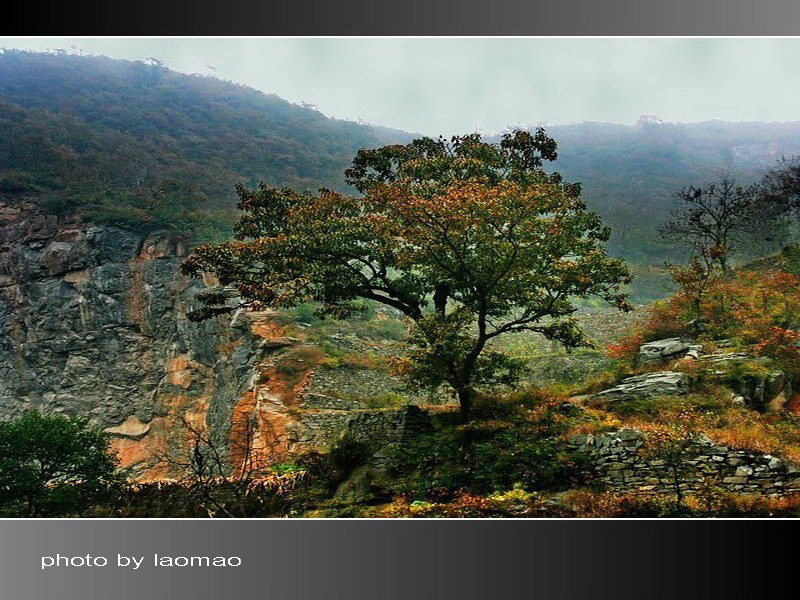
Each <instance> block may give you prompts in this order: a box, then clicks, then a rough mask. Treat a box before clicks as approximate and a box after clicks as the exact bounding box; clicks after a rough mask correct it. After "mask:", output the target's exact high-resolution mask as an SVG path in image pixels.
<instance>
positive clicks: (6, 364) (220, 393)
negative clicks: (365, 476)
mask: <svg viewBox="0 0 800 600" xmlns="http://www.w3.org/2000/svg"><path fill="white" fill-rule="evenodd" d="M0 208H3V211H2V212H0V420H5V419H10V418H14V417H15V416H18V415H19V414H21V413H22V412H23V411H24V410H26V409H31V408H33V409H37V410H40V411H42V412H44V413H49V414H53V413H56V414H58V413H61V414H65V415H80V416H86V417H88V418H89V419H90V421H91V423H92V424H93V425H94V426H96V427H99V428H102V429H105V430H106V431H107V432H108V433H110V434H111V435H112V436H113V439H114V443H115V449H116V451H117V452H118V455H119V458H120V460H121V463H122V465H123V466H129V467H132V468H133V472H134V475H135V476H136V477H138V478H139V479H158V478H164V477H176V476H179V475H180V472H178V471H176V469H178V467H177V466H176V465H177V464H178V463H179V462H181V459H182V458H183V461H184V462H185V457H186V455H187V450H188V447H187V432H188V429H187V426H190V427H195V428H202V429H204V430H207V432H208V434H209V436H210V437H211V438H212V439H213V440H215V442H216V444H217V446H218V448H220V449H222V450H224V451H225V452H227V453H229V456H230V460H231V463H232V464H237V461H238V460H239V459H240V458H241V456H240V455H241V452H242V450H241V449H242V444H243V440H245V439H247V440H250V441H249V442H248V443H249V444H252V450H253V453H254V454H262V455H263V454H264V453H269V454H270V456H271V457H274V458H276V459H277V458H279V457H280V456H281V455H283V454H286V453H289V452H293V451H296V450H301V449H308V448H311V447H322V446H325V445H330V444H331V443H333V442H334V441H335V440H336V439H338V438H339V437H341V435H343V433H344V432H345V431H350V432H351V433H352V434H353V435H363V431H362V430H363V429H364V428H369V429H370V430H371V431H378V432H379V433H380V435H381V436H383V437H384V438H387V439H388V438H391V437H392V436H395V437H396V436H398V435H400V436H402V432H403V431H404V430H405V429H406V428H407V427H408V426H410V424H411V423H412V422H414V416H413V414H410V413H409V414H405V413H403V412H402V411H400V412H398V411H394V413H392V411H379V410H373V411H368V410H362V409H363V408H364V407H362V406H360V405H359V404H358V403H355V402H348V401H344V400H340V399H337V398H332V397H327V396H321V395H319V394H316V395H314V394H308V396H306V394H305V392H306V390H307V388H308V386H309V383H310V382H311V380H312V378H313V376H314V370H313V367H311V366H309V367H308V368H306V369H304V370H301V371H300V372H293V373H294V374H293V375H292V376H291V377H288V376H287V375H286V374H285V372H284V371H282V370H281V368H280V367H281V360H282V359H283V358H284V357H286V356H287V355H289V354H290V353H291V352H292V351H293V349H296V348H298V347H299V346H300V345H301V342H299V341H298V340H295V339H292V338H288V337H286V336H285V335H284V333H283V330H282V328H281V326H280V325H279V324H278V323H277V322H276V321H275V320H274V318H273V316H274V315H272V314H271V313H266V312H264V313H238V314H236V315H235V316H234V317H233V318H231V317H230V316H224V317H218V318H217V319H214V320H209V321H205V322H203V323H199V324H198V323H192V322H190V321H189V320H188V319H187V317H186V315H187V313H188V312H189V311H190V310H191V309H192V308H194V307H195V300H194V296H195V295H196V293H197V292H198V291H200V290H201V289H202V288H203V287H204V284H203V282H201V281H197V280H190V279H187V278H186V277H184V276H183V275H182V274H181V273H180V263H181V262H182V258H183V257H184V256H185V255H186V254H187V252H188V248H187V245H186V243H185V241H184V240H183V239H181V238H180V237H178V236H175V235H171V234H168V233H165V232H162V233H151V234H143V233H137V232H134V231H130V230H126V229H121V228H118V227H109V226H102V227H101V226H91V225H82V224H79V223H76V222H65V221H63V220H59V219H56V218H55V217H52V216H46V215H42V214H40V213H39V212H37V210H36V204H35V202H31V201H21V202H18V203H16V204H13V205H10V204H8V202H6V203H5V204H4V205H3V206H2V207H0ZM251 425H252V426H254V427H251ZM358 432H361V434H359V433H358ZM165 458H167V460H165Z"/></svg>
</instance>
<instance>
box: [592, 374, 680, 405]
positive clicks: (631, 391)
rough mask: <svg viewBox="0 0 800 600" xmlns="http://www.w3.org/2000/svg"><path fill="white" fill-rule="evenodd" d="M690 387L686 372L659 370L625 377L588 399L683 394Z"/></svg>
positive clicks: (602, 401) (599, 401) (622, 398)
mask: <svg viewBox="0 0 800 600" xmlns="http://www.w3.org/2000/svg"><path fill="white" fill-rule="evenodd" d="M688 387H689V378H688V377H687V376H686V374H685V373H678V372H675V371H658V372H656V373H645V374H644V375H635V376H634V377H628V378H627V379H623V380H622V381H621V382H620V383H619V384H617V385H615V386H614V387H612V388H609V389H607V390H603V391H602V392H598V393H597V394H594V395H592V396H590V397H589V398H588V401H589V402H590V403H592V404H601V403H606V402H617V401H620V400H632V399H637V398H654V397H657V396H682V395H685V394H686V393H687V391H688Z"/></svg>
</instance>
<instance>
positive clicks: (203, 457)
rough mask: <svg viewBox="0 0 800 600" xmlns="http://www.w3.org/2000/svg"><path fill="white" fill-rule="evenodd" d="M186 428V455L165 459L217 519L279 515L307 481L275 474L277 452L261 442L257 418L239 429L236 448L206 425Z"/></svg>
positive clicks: (297, 474) (300, 476)
mask: <svg viewBox="0 0 800 600" xmlns="http://www.w3.org/2000/svg"><path fill="white" fill-rule="evenodd" d="M182 425H183V429H184V431H185V433H186V440H185V441H186V443H185V445H184V447H183V449H184V452H183V453H182V454H180V455H178V456H174V455H172V454H171V453H165V454H164V455H162V456H160V457H159V458H160V459H161V461H162V462H163V463H165V464H166V465H167V466H168V467H169V468H170V470H171V471H173V472H178V473H181V474H182V475H183V477H182V479H181V481H180V483H181V484H182V485H183V486H184V487H185V488H186V489H188V491H189V493H190V497H192V498H193V499H194V500H195V501H197V503H198V504H199V506H200V507H201V508H202V509H203V511H204V512H205V513H206V514H207V515H208V516H209V517H211V518H215V517H225V518H237V517H261V516H264V515H269V514H274V512H276V511H277V510H278V509H279V507H282V506H283V504H285V499H286V496H287V494H288V493H289V492H290V491H291V490H292V489H294V487H295V486H296V485H297V484H298V483H300V481H301V480H302V479H303V475H304V473H303V472H290V473H283V474H281V473H277V472H276V471H275V470H274V465H275V464H276V462H277V461H276V453H275V448H274V447H273V446H269V445H264V444H263V443H261V442H260V441H259V439H258V438H259V436H258V426H257V423H256V419H255V417H254V415H249V416H247V417H245V418H244V419H242V420H241V421H240V422H236V423H234V426H235V427H236V428H237V430H238V431H237V434H238V435H237V436H236V441H235V443H233V444H228V443H226V442H225V441H223V440H220V439H217V438H216V437H215V436H214V435H212V433H211V432H210V431H209V430H208V427H206V426H205V425H202V424H200V425H198V424H195V423H193V422H191V421H190V420H188V419H186V418H183V419H182ZM270 437H272V436H270ZM276 445H277V444H276Z"/></svg>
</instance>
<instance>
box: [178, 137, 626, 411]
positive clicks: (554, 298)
mask: <svg viewBox="0 0 800 600" xmlns="http://www.w3.org/2000/svg"><path fill="white" fill-rule="evenodd" d="M556 156H557V154H556V144H555V141H553V140H552V139H551V138H549V137H547V136H546V135H545V133H544V131H543V130H541V129H539V130H537V131H536V132H535V133H534V134H531V133H529V132H526V131H516V132H514V133H513V134H507V135H505V136H503V138H502V140H501V141H500V143H499V144H490V143H486V142H483V141H481V137H480V136H479V135H477V134H474V135H466V136H461V137H454V138H452V140H450V141H449V142H447V141H445V140H443V139H441V138H439V139H438V140H434V139H431V138H421V139H418V140H414V141H413V142H411V143H410V144H408V145H405V146H403V145H394V146H386V147H383V148H378V149H374V150H361V151H359V152H358V154H357V155H356V157H355V159H354V161H353V164H352V167H351V168H350V169H348V170H347V171H346V172H345V175H346V178H347V181H348V183H349V184H350V185H352V186H353V187H355V188H356V189H357V190H358V191H359V192H361V193H362V194H363V195H362V196H360V197H350V196H345V195H342V194H337V193H334V192H331V191H328V190H321V191H320V193H319V194H317V195H311V194H298V193H295V192H293V191H291V190H287V189H283V190H278V189H275V188H271V187H268V186H266V185H264V184H261V185H260V186H259V188H258V189H257V190H254V191H251V190H247V189H245V188H244V187H243V186H241V185H240V186H238V187H237V191H238V193H239V197H240V203H239V208H240V209H241V210H243V211H244V215H243V216H242V217H241V219H240V221H239V223H238V224H237V226H236V229H235V231H236V241H233V242H229V243H224V244H221V245H219V246H202V247H200V248H197V249H196V250H195V251H194V252H193V254H192V256H191V257H190V258H189V259H188V260H187V261H186V262H185V263H184V265H183V268H184V272H186V273H189V274H193V275H200V274H201V273H203V272H208V273H212V274H213V275H215V276H216V277H217V278H218V279H219V282H220V285H221V286H222V289H216V290H211V291H209V292H208V293H206V294H204V295H203V297H202V300H203V303H204V306H203V308H201V309H200V310H198V311H197V312H195V313H194V317H195V318H197V319H202V318H207V317H210V316H212V315H215V314H220V313H224V312H229V311H231V310H235V309H237V308H241V307H250V308H254V307H265V306H268V307H273V308H281V307H290V306H294V305H296V304H298V303H301V302H305V301H315V302H318V303H321V309H320V310H319V314H320V315H321V316H326V315H327V316H332V317H335V318H346V317H348V316H350V315H352V314H353V313H354V312H356V311H357V310H358V308H359V305H358V303H356V300H358V299H367V300H372V301H376V302H379V303H383V304H385V305H388V306H391V307H393V308H395V309H397V310H398V311H400V312H401V313H402V314H403V315H405V316H406V317H407V318H408V320H409V322H410V324H411V335H410V336H409V342H410V344H411V347H412V351H411V352H410V353H409V356H408V360H407V362H406V369H405V370H406V373H407V374H408V375H409V377H410V378H411V379H412V380H414V381H416V382H417V383H419V384H424V385H428V386H437V385H440V384H443V383H446V384H449V385H450V386H451V387H452V388H453V389H454V390H455V392H456V393H457V395H458V399H459V403H460V407H461V414H462V418H463V419H464V420H465V421H468V420H469V418H470V409H471V406H472V403H473V400H474V396H475V393H476V386H479V385H481V384H487V383H492V382H495V381H505V382H509V381H511V380H512V379H513V377H514V374H515V368H514V367H515V364H514V362H513V361H511V360H510V359H509V358H508V357H506V356H505V355H503V354H502V353H500V352H498V351H496V350H494V349H492V348H491V345H492V342H493V341H494V340H495V339H496V338H497V337H498V336H501V335H503V334H506V333H514V332H521V331H534V332H538V333H541V334H543V335H544V336H546V337H547V338H549V339H552V340H558V341H560V342H562V343H564V344H565V345H566V346H568V347H574V346H578V345H581V344H586V343H587V340H586V338H585V337H584V336H583V334H582V332H581V331H580V329H579V327H578V325H577V322H576V321H575V320H574V318H572V317H571V315H572V314H573V313H574V312H575V311H576V308H575V306H574V304H573V300H574V299H575V298H586V297H589V296H598V297H600V298H603V299H604V300H606V301H607V302H609V303H611V304H614V305H615V306H617V307H619V308H620V309H622V310H628V308H629V307H628V305H627V302H626V296H625V294H623V293H622V292H621V291H620V286H621V285H623V284H626V283H628V282H629V281H630V275H629V273H628V270H627V268H626V267H625V265H624V263H623V262H622V261H621V260H620V259H615V258H610V257H609V256H608V255H607V254H606V252H605V249H604V243H605V242H606V241H607V240H608V237H609V230H608V228H607V227H604V226H603V224H602V222H601V220H600V218H599V217H598V216H597V215H595V214H594V213H591V212H589V211H588V210H587V209H586V205H585V203H584V202H583V200H581V198H580V185H578V184H565V183H563V182H562V179H561V177H560V175H559V174H557V173H552V174H546V173H545V172H544V171H543V169H542V165H543V162H544V161H545V160H547V161H552V160H555V158H556ZM226 288H228V289H227V290H226ZM232 291H235V293H236V294H238V295H239V298H238V299H237V300H234V301H233V303H231V297H232V293H231V292H232Z"/></svg>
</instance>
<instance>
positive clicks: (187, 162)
mask: <svg viewBox="0 0 800 600" xmlns="http://www.w3.org/2000/svg"><path fill="white" fill-rule="evenodd" d="M409 137H410V136H409V134H406V133H403V132H399V131H394V130H390V129H384V128H379V127H370V126H364V125H359V124H357V123H353V122H349V121H341V120H335V119H330V118H327V117H325V116H324V115H322V114H321V113H319V112H317V111H314V110H310V109H307V108H301V107H299V106H296V105H294V104H291V103H289V102H286V101H285V100H282V99H280V98H278V97H277V96H275V95H266V94H263V93H261V92H258V91H256V90H253V89H251V88H247V87H244V86H239V85H235V84H233V83H230V82H226V81H221V80H219V79H214V78H210V77H201V76H192V75H184V74H180V73H176V72H174V71H170V70H168V69H166V68H164V67H163V66H161V65H160V64H158V63H155V62H152V61H151V62H150V63H145V62H132V61H120V60H112V59H109V58H105V57H81V56H70V55H55V54H37V53H28V52H18V51H5V52H3V53H2V54H1V55H0V193H5V194H13V193H27V192H33V193H35V194H36V195H39V196H41V197H42V198H43V199H44V200H46V201H47V203H48V206H49V208H50V209H51V210H52V211H58V212H62V213H68V212H73V211H76V210H79V209H82V210H85V211H87V212H88V213H89V214H90V216H91V217H92V219H93V220H98V219H99V220H113V221H116V222H119V221H121V220H122V221H125V222H126V224H137V222H139V223H142V222H143V223H144V224H148V223H152V224H153V225H156V226H163V225H171V226H175V227H177V228H184V229H185V228H190V229H197V230H199V231H196V234H197V237H199V238H203V237H204V236H206V237H207V236H208V235H211V234H213V233H214V232H220V231H221V232H224V231H225V226H226V225H229V224H230V223H231V222H232V220H233V218H234V215H233V214H231V211H230V210H229V209H230V208H231V207H232V206H233V204H234V203H235V198H236V195H235V193H234V186H235V184H236V183H238V182H242V183H245V184H246V185H253V184H256V183H257V182H258V181H265V182H268V183H271V184H273V185H278V186H289V187H295V188H299V189H316V188H318V187H320V186H326V187H330V188H333V189H338V190H343V189H344V182H343V178H342V171H343V170H344V168H345V167H346V166H347V165H348V163H349V161H350V159H351V158H352V156H353V155H354V154H355V152H356V151H357V150H358V149H360V148H363V147H371V146H380V145H384V144H388V143H392V142H395V141H405V140H407V139H409ZM209 223H211V224H212V225H213V226H212V227H211V230H212V231H210V232H209V231H208V230H207V229H208V225H209Z"/></svg>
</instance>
